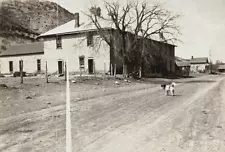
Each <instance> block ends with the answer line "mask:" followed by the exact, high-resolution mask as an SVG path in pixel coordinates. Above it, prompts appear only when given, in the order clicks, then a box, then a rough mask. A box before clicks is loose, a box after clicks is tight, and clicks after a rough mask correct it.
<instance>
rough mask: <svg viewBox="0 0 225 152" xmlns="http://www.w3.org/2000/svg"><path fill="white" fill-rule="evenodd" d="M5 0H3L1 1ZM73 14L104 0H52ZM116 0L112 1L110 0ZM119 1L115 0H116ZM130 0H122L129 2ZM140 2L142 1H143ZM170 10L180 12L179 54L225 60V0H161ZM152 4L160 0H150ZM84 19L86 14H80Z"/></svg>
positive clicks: (176, 50) (185, 56)
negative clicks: (83, 15)
mask: <svg viewBox="0 0 225 152" xmlns="http://www.w3.org/2000/svg"><path fill="white" fill-rule="evenodd" d="M0 1H1V0H0ZM50 1H54V2H56V3H58V4H60V5H61V6H62V7H64V8H66V9H67V10H69V11H70V12H72V13H75V12H80V13H81V12H82V11H83V12H85V11H87V10H88V8H89V7H90V6H92V5H94V4H96V5H98V6H101V5H102V4H103V2H104V1H103V0H50ZM107 1H112V0H107ZM114 1H115V0H114ZM127 1H129V0H120V2H123V3H126V2H127ZM139 1H140V0H139ZM158 1H160V2H161V3H162V4H163V5H164V7H165V8H166V9H169V10H171V11H173V12H174V13H178V14H180V15H181V18H180V19H179V20H178V22H177V24H178V25H179V26H180V28H181V33H182V35H181V36H180V37H179V38H180V39H181V40H182V42H183V43H178V45H177V47H176V49H175V55H176V56H179V57H183V58H187V59H189V58H191V56H194V57H209V51H210V50H211V58H212V60H213V61H216V60H221V61H224V62H225V42H224V40H225V38H224V36H225V19H224V17H225V9H224V8H225V0H158ZM147 2H148V3H151V2H156V1H153V0H147ZM80 20H81V21H80V22H82V17H80Z"/></svg>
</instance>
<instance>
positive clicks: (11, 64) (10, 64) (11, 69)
mask: <svg viewBox="0 0 225 152" xmlns="http://www.w3.org/2000/svg"><path fill="white" fill-rule="evenodd" d="M9 72H13V61H9Z"/></svg>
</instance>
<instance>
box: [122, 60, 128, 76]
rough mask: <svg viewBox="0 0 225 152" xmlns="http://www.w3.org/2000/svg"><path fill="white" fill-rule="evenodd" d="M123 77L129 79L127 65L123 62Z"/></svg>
mask: <svg viewBox="0 0 225 152" xmlns="http://www.w3.org/2000/svg"><path fill="white" fill-rule="evenodd" d="M123 77H124V78H127V77H128V70H127V64H126V63H125V62H123Z"/></svg>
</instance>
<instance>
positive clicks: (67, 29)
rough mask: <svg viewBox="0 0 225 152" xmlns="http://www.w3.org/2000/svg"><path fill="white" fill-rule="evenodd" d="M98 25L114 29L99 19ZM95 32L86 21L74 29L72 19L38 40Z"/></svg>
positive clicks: (90, 23)
mask: <svg viewBox="0 0 225 152" xmlns="http://www.w3.org/2000/svg"><path fill="white" fill-rule="evenodd" d="M99 24H100V25H101V28H102V29H116V28H115V25H114V24H113V22H111V21H106V20H103V19H99ZM96 30H97V28H96V26H95V25H94V24H93V23H92V22H91V21H90V20H86V22H85V23H82V24H80V26H79V27H75V19H74V20H71V21H69V22H67V23H65V24H63V25H61V26H58V27H56V28H54V29H52V30H50V31H47V32H45V33H43V34H40V35H39V36H38V38H43V37H47V36H55V35H67V34H76V33H81V32H87V31H96ZM128 32H131V33H132V31H128ZM151 39H152V40H155V41H160V38H159V36H156V35H153V36H152V38H151ZM167 44H169V45H172V46H176V45H174V44H170V43H168V42H167Z"/></svg>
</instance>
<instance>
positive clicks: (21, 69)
mask: <svg viewBox="0 0 225 152" xmlns="http://www.w3.org/2000/svg"><path fill="white" fill-rule="evenodd" d="M57 62H58V63H56V60H51V59H48V60H45V59H43V58H30V59H19V58H10V59H7V60H6V59H3V60H1V61H0V65H1V68H0V70H1V73H2V74H4V75H10V76H14V77H20V82H21V83H23V82H24V77H34V76H38V77H41V78H43V79H45V82H46V83H49V82H51V79H52V80H53V79H54V78H53V77H57V78H59V77H60V79H64V80H66V73H67V71H66V70H67V69H68V66H74V65H67V63H66V62H65V61H63V60H58V61H57ZM103 67H104V71H102V72H101V76H102V74H103V75H106V74H107V73H108V71H107V68H106V63H103ZM110 67H111V68H110V71H109V72H110V75H111V76H114V77H116V73H117V70H116V64H115V65H114V66H113V65H112V64H111V66H110ZM69 72H70V74H72V75H79V76H83V75H86V74H88V72H87V68H80V69H79V70H77V71H75V72H71V71H69ZM98 74H99V73H97V71H96V67H95V64H93V73H92V74H91V75H92V76H96V75H98Z"/></svg>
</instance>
